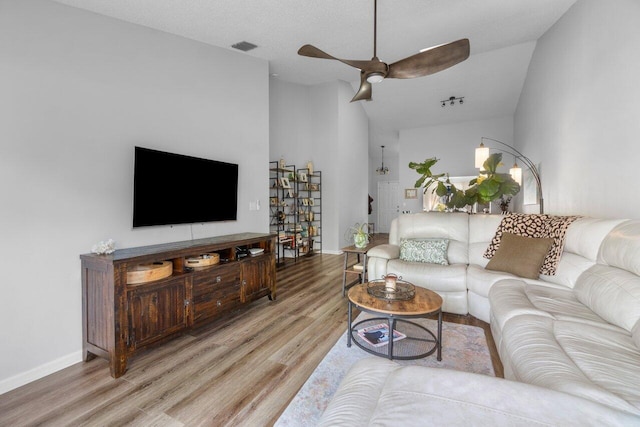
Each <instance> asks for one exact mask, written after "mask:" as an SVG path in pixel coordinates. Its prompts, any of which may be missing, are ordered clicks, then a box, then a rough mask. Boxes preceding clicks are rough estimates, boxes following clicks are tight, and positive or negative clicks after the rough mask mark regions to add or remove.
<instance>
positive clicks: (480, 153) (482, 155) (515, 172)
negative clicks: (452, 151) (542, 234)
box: [475, 136, 544, 214]
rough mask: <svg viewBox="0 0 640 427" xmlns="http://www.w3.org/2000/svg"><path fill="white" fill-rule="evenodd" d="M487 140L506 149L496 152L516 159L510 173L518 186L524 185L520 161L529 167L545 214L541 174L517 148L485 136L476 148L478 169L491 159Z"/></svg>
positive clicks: (499, 149)
mask: <svg viewBox="0 0 640 427" xmlns="http://www.w3.org/2000/svg"><path fill="white" fill-rule="evenodd" d="M485 140H487V141H492V142H497V143H498V144H501V145H503V146H504V147H506V149H504V148H494V150H498V151H502V152H504V153H507V154H511V155H512V156H513V157H514V158H515V162H514V164H513V167H512V168H511V169H509V173H510V174H511V177H512V178H513V179H514V181H516V182H517V183H518V184H520V185H522V169H521V168H520V166H518V160H520V161H521V162H522V163H524V164H525V165H526V166H527V168H528V169H529V170H530V171H531V175H533V179H534V180H535V181H536V190H537V196H536V198H537V201H538V204H539V205H540V213H541V214H543V213H544V199H543V197H542V182H541V181H540V174H539V173H538V168H537V167H536V165H535V164H534V163H533V162H532V161H531V159H529V158H528V157H527V156H525V155H524V154H522V153H521V152H520V151H518V150H517V149H516V148H515V147H513V146H511V145H509V144H506V143H504V142H502V141H498V140H497V139H493V138H487V137H485V136H483V137H482V138H480V146H479V147H478V148H476V157H475V160H476V162H475V163H476V168H482V165H483V164H484V162H485V161H486V160H487V158H488V157H489V147H487V146H485V145H484V141H485Z"/></svg>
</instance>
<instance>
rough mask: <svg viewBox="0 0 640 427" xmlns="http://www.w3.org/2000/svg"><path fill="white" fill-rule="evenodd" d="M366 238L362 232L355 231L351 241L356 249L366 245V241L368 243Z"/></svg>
mask: <svg viewBox="0 0 640 427" xmlns="http://www.w3.org/2000/svg"><path fill="white" fill-rule="evenodd" d="M367 240H368V239H367V235H366V234H364V233H355V234H354V235H353V243H354V244H355V246H356V248H358V249H362V248H364V247H366V246H367V243H369V242H368V241H367Z"/></svg>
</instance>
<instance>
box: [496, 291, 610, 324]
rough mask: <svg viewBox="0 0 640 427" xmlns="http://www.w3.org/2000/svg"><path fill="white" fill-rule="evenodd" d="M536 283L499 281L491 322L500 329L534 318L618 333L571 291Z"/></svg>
mask: <svg viewBox="0 0 640 427" xmlns="http://www.w3.org/2000/svg"><path fill="white" fill-rule="evenodd" d="M537 283H538V284H533V283H525V282H523V281H522V280H519V279H511V280H501V281H500V282H498V283H496V284H495V286H494V287H493V288H491V291H490V294H491V297H490V299H491V306H492V308H493V320H494V321H495V322H498V326H499V327H500V329H502V328H503V327H504V325H505V323H506V322H507V321H508V320H510V319H512V318H513V317H516V316H519V315H522V314H535V315H538V316H544V317H550V318H553V319H556V320H565V321H572V322H575V323H578V324H588V325H591V326H597V327H599V328H602V329H608V330H612V331H615V332H619V331H620V328H619V327H618V326H615V325H612V324H610V323H608V322H607V321H606V320H604V319H602V318H601V317H600V316H598V315H597V314H596V313H594V312H593V311H591V310H590V309H589V308H588V307H586V306H585V305H584V304H582V303H581V302H580V301H578V299H577V298H576V296H575V294H574V293H573V291H572V290H571V289H566V288H563V287H559V286H554V285H551V284H547V283H544V282H540V281H538V282H537Z"/></svg>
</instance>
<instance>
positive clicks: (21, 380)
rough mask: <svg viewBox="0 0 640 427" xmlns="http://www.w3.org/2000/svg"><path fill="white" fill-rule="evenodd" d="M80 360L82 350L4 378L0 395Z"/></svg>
mask: <svg viewBox="0 0 640 427" xmlns="http://www.w3.org/2000/svg"><path fill="white" fill-rule="evenodd" d="M78 362H82V351H75V352H73V353H71V354H68V355H66V356H62V357H60V358H58V359H56V360H52V361H51V362H47V363H45V364H43V365H40V366H36V367H35V368H33V369H30V370H28V371H26V372H23V373H20V374H18V375H14V376H13V377H10V378H7V379H5V380H2V381H0V395H2V394H4V393H6V392H9V391H11V390H13V389H16V388H18V387H22V386H23V385H25V384H29V383H30V382H33V381H36V380H39V379H40V378H44V377H46V376H47V375H50V374H53V373H54V372H58V371H60V370H62V369H64V368H68V367H69V366H71V365H74V364H76V363H78Z"/></svg>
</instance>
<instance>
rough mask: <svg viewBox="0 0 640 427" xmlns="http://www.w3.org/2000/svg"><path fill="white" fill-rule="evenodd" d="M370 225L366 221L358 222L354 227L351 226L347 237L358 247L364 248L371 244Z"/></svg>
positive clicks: (346, 234)
mask: <svg viewBox="0 0 640 427" xmlns="http://www.w3.org/2000/svg"><path fill="white" fill-rule="evenodd" d="M368 228H369V225H368V224H367V223H366V222H363V223H362V224H360V223H356V224H355V225H354V226H353V227H349V228H348V229H347V231H346V233H345V239H346V240H347V241H348V242H353V244H354V245H355V247H356V248H359V249H361V248H364V247H366V246H367V245H368V244H369V237H370V236H369V233H368Z"/></svg>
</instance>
